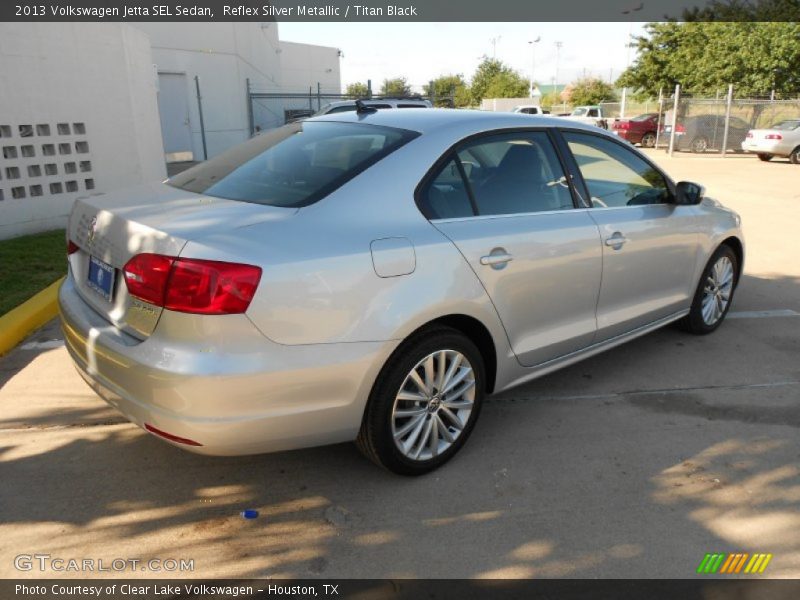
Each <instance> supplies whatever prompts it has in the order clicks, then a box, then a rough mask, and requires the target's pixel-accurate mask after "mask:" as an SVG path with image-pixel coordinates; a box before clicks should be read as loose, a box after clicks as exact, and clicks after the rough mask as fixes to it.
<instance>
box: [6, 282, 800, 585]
mask: <svg viewBox="0 0 800 600" xmlns="http://www.w3.org/2000/svg"><path fill="white" fill-rule="evenodd" d="M776 285H783V286H785V287H786V291H793V292H795V293H796V292H797V291H798V290H799V289H800V285H798V280H797V279H796V278H784V280H782V281H780V282H776V281H774V280H768V279H764V280H760V279H757V278H752V277H747V278H745V280H743V282H742V292H743V294H742V297H743V298H744V300H745V302H744V304H748V305H749V304H752V307H750V308H752V309H756V308H758V309H765V308H784V304H780V305H775V306H772V305H762V303H761V301H760V300H759V301H755V300H753V298H754V297H758V294H761V293H764V294H768V290H770V289H775V286H776ZM745 291H746V294H745V293H744V292H745ZM754 294H755V296H754ZM781 295H782V294H781ZM794 297H797V296H794ZM734 308H736V309H738V308H739V306H738V304H736V305H735V306H734ZM799 330H800V318H787V319H783V320H781V319H760V320H759V319H757V320H746V319H741V320H736V321H733V320H731V321H729V322H727V323H725V324H724V325H723V326H722V327H721V328H720V330H719V331H718V332H717V333H715V334H714V335H712V336H705V337H692V336H688V335H686V334H684V333H682V332H679V331H677V330H676V329H674V328H665V329H662V330H660V331H658V332H656V333H653V334H651V335H648V336H646V337H643V338H640V339H639V340H636V341H633V342H631V343H629V344H626V345H624V346H621V347H619V348H617V349H614V350H611V351H609V352H606V353H604V354H602V355H599V356H597V357H594V358H591V359H588V360H586V361H584V362H582V363H579V364H576V365H574V366H572V367H569V368H566V369H564V370H562V371H559V372H557V373H554V374H552V375H549V376H547V377H544V378H542V379H539V380H537V381H534V382H532V383H530V384H527V385H525V386H521V387H519V388H515V389H513V390H510V391H509V392H505V393H502V394H499V395H497V396H494V397H491V398H490V399H489V401H488V402H487V404H486V406H485V407H484V412H483V414H482V417H481V422H480V423H479V425H478V427H477V428H476V431H475V433H474V435H473V437H472V439H471V440H470V443H469V444H467V445H466V446H465V448H464V449H463V451H462V452H461V453H460V454H459V456H458V457H456V459H454V460H453V461H452V462H451V463H449V464H448V465H447V466H446V467H444V468H443V469H440V470H439V471H436V472H434V473H432V474H429V475H427V476H424V477H420V478H403V477H397V476H394V475H391V474H389V473H387V472H385V471H382V470H380V469H379V468H377V467H375V466H373V465H372V464H371V463H369V462H367V461H366V460H364V459H363V458H362V457H361V456H360V455H359V454H358V453H357V451H356V450H355V449H354V447H353V446H352V445H350V444H341V445H337V446H331V447H325V448H312V449H308V450H300V451H295V452H284V453H278V454H271V455H262V456H251V457H236V458H214V457H205V456H200V455H195V454H190V453H188V452H184V451H182V450H179V449H177V448H174V447H172V446H169V445H167V444H165V443H163V442H161V441H159V440H157V439H155V438H154V437H152V436H149V435H147V434H145V433H144V432H142V431H141V430H139V429H138V428H136V427H134V426H132V425H130V424H127V423H124V424H118V423H115V422H112V423H110V424H109V423H105V422H103V421H102V420H101V419H97V418H96V417H97V415H96V414H95V415H92V413H91V410H92V409H91V404H90V405H89V406H90V408H89V409H85V410H89V411H90V412H89V413H88V414H87V413H86V412H85V411H84V409H83V408H80V409H76V410H75V412H74V414H72V415H71V416H70V415H67V416H68V417H69V418H70V419H71V420H72V422H71V423H70V424H64V423H65V421H64V417H65V415H64V413H63V412H62V413H61V414H60V415H58V418H56V416H53V419H52V420H51V422H50V423H48V420H47V417H46V413H44V412H43V411H41V410H39V412H37V413H36V415H35V417H34V419H33V421H34V422H33V425H34V426H32V427H27V428H21V427H18V426H19V425H20V417H19V416H15V417H14V421H13V422H9V420H7V419H0V482H2V486H0V539H2V540H3V541H2V543H0V576H3V577H12V576H25V577H30V576H39V577H43V576H46V575H50V576H53V575H54V573H52V572H50V573H36V572H26V573H19V572H17V571H15V570H14V568H13V557H14V556H16V555H18V554H21V553H29V554H30V553H49V554H51V555H52V556H54V557H55V556H61V557H78V558H81V557H96V558H104V559H107V560H108V561H110V560H112V559H114V558H117V557H127V558H141V559H149V558H154V557H157V558H161V559H164V558H167V557H169V558H178V559H188V560H192V561H194V570H193V571H192V572H178V573H172V572H170V573H164V572H160V573H157V574H154V573H151V572H132V573H127V574H128V575H130V576H134V577H139V576H144V577H152V576H154V575H157V576H168V577H171V576H176V577H183V576H193V577H248V576H256V577H266V576H270V577H282V576H283V577H691V576H692V574H693V573H694V571H695V569H696V567H697V565H698V564H699V562H700V560H701V559H702V558H703V555H704V554H705V553H706V552H715V551H764V552H772V553H774V554H775V558H774V559H773V562H772V564H771V566H770V573H769V574H773V575H783V576H789V575H793V576H795V577H796V576H798V574H800V520H798V516H797V515H799V514H800V510H798V508H799V507H800V494H799V493H798V490H800V473H799V472H798V467H797V465H798V446H797V427H798V418H797V416H798V413H800V402H798V397H799V394H798V391H799V390H800V386H799V385H798V380H800V372H798V367H797V366H796V360H795V359H796V356H797V352H795V353H794V354H792V353H791V350H792V349H794V350H797V348H798V347H797V344H798V335H797V333H798V331H799ZM50 352H64V349H63V348H61V349H57V350H50ZM792 378H793V379H792ZM76 379H77V375H76ZM792 381H794V383H792ZM80 386H82V387H80ZM84 388H85V391H86V393H87V394H90V392H89V391H88V387H85V385H84V384H83V382H82V381H80V380H77V381H76V387H75V388H74V389H70V390H68V393H72V392H76V393H78V392H82V391H84ZM65 403H66V404H68V400H66V402H65ZM104 407H105V405H104V404H103V403H102V401H100V400H99V399H97V410H98V411H103V410H105V408H104ZM4 414H5V411H4ZM775 415H778V417H776V416H775ZM93 416H94V417H95V420H94V421H86V419H87V417H93ZM9 425H15V426H14V427H10V426H9ZM29 425H30V423H29ZM244 509H256V510H258V511H259V516H258V518H256V519H253V520H246V519H243V518H242V517H241V516H240V512H241V511H242V510H244ZM55 575H56V576H69V577H77V576H81V575H85V573H56V574H55ZM89 575H90V576H100V575H103V576H106V575H109V576H114V575H117V574H115V573H110V574H109V573H103V574H100V573H90V574H89Z"/></svg>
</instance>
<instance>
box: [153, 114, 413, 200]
mask: <svg viewBox="0 0 800 600" xmlns="http://www.w3.org/2000/svg"><path fill="white" fill-rule="evenodd" d="M417 135H419V134H418V133H416V132H413V131H406V130H403V129H394V128H390V127H378V126H375V125H366V124H362V123H333V122H314V121H303V122H301V123H291V124H289V125H285V126H283V127H281V128H279V129H275V130H272V131H269V132H267V133H263V134H261V135H259V136H257V137H255V138H253V139H251V140H249V141H247V142H245V143H243V144H241V145H239V146H236V147H234V148H231V149H230V150H228V151H227V152H224V153H223V154H220V155H219V156H217V157H215V158H212V159H211V160H209V161H206V162H204V163H202V164H199V165H197V166H196V167H192V168H191V169H188V170H187V171H184V172H183V173H180V174H179V175H176V176H175V177H172V178H171V179H169V180H168V181H167V183H168V184H169V185H171V186H174V187H176V188H180V189H182V190H187V191H189V192H197V193H200V194H207V195H209V196H216V197H219V198H226V199H229V200H242V201H244V202H253V203H256V204H267V205H269V206H283V207H288V208H298V207H301V206H308V205H309V204H312V203H314V202H316V201H317V200H319V199H321V198H323V197H325V196H327V195H328V194H330V193H331V192H333V191H334V190H336V189H337V188H339V187H341V186H342V185H343V184H344V183H346V182H347V181H349V180H350V179H352V178H353V177H355V176H356V175H358V174H359V173H360V172H361V171H363V170H364V169H366V168H367V167H369V166H370V165H372V164H374V163H376V162H378V161H379V160H381V159H382V158H384V157H385V156H387V155H388V154H390V153H392V152H394V151H395V150H397V149H398V148H399V147H400V146H402V145H403V144H405V143H407V142H408V141H409V140H411V139H413V138H415V137H416V136H417Z"/></svg>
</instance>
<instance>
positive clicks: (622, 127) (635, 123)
mask: <svg viewBox="0 0 800 600" xmlns="http://www.w3.org/2000/svg"><path fill="white" fill-rule="evenodd" d="M657 132H658V113H645V114H643V115H639V116H638V117H633V118H632V119H617V120H616V121H614V122H613V123H612V124H611V133H613V134H614V135H617V136H619V137H620V138H622V139H623V140H628V141H629V142H630V143H631V144H641V145H642V148H655V145H656V133H657Z"/></svg>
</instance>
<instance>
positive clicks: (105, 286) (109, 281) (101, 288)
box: [86, 256, 116, 302]
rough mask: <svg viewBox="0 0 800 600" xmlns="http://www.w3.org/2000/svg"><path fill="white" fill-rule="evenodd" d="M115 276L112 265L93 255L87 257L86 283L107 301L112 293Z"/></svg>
mask: <svg viewBox="0 0 800 600" xmlns="http://www.w3.org/2000/svg"><path fill="white" fill-rule="evenodd" d="M115 276H116V271H115V270H114V267H112V266H111V265H109V264H107V263H104V262H103V261H102V260H100V259H98V258H95V257H94V256H90V257H89V277H88V278H87V280H86V283H87V284H88V285H89V287H90V288H92V289H93V290H94V291H95V292H97V293H98V294H100V295H101V296H103V298H105V299H106V300H108V301H109V302H111V297H112V296H113V295H114V279H115Z"/></svg>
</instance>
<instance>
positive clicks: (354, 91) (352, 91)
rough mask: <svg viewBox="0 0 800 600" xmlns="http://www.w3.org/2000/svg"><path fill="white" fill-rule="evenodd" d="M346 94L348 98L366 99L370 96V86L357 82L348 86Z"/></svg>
mask: <svg viewBox="0 0 800 600" xmlns="http://www.w3.org/2000/svg"><path fill="white" fill-rule="evenodd" d="M346 93H347V95H348V96H355V97H356V98H366V97H367V96H369V86H368V85H367V84H366V83H361V82H360V81H357V82H356V83H349V84H348V85H347V89H346Z"/></svg>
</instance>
